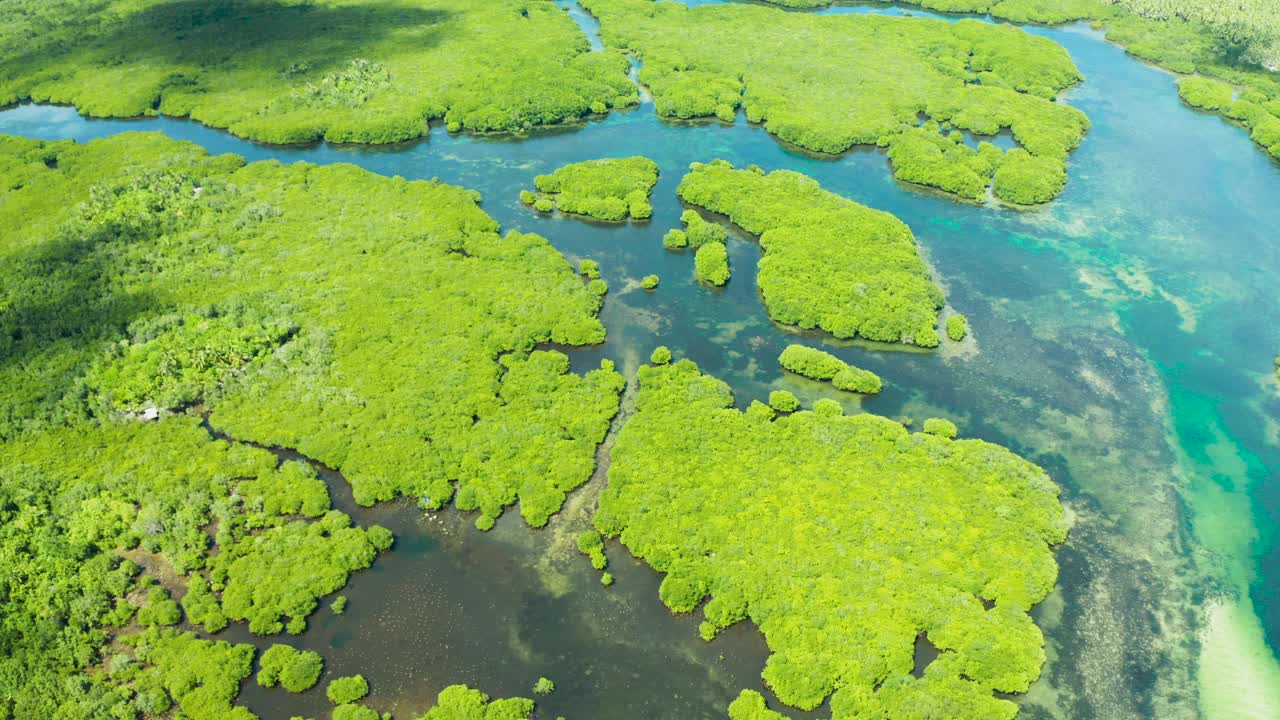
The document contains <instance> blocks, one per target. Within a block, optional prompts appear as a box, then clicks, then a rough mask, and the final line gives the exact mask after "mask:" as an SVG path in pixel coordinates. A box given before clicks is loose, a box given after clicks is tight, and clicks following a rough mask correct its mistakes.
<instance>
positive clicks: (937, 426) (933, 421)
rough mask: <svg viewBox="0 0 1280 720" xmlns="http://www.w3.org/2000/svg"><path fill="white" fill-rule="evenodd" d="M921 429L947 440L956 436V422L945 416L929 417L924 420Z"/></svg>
mask: <svg viewBox="0 0 1280 720" xmlns="http://www.w3.org/2000/svg"><path fill="white" fill-rule="evenodd" d="M923 430H924V431H925V432H926V433H928V434H930V435H937V436H938V437H944V438H947V439H948V440H950V439H954V438H955V436H956V432H957V430H956V424H955V423H953V422H951V421H950V420H947V419H946V418H929V419H928V420H925V421H924V427H923Z"/></svg>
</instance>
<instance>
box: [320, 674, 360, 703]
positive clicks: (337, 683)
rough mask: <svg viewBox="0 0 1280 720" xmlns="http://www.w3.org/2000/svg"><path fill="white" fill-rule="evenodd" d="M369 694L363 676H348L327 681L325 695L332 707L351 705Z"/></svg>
mask: <svg viewBox="0 0 1280 720" xmlns="http://www.w3.org/2000/svg"><path fill="white" fill-rule="evenodd" d="M368 694H369V683H368V682H367V681H365V679H364V676H363V675H350V676H347V677H340V678H335V679H333V680H330V681H329V687H327V688H325V695H326V696H327V697H328V698H329V702H331V703H333V704H334V705H345V704H347V703H353V702H355V701H357V700H359V699H360V698H363V697H364V696H365V695H368Z"/></svg>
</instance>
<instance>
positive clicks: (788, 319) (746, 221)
mask: <svg viewBox="0 0 1280 720" xmlns="http://www.w3.org/2000/svg"><path fill="white" fill-rule="evenodd" d="M679 193H680V197H681V198H682V199H684V201H685V202H688V203H691V204H693V205H698V206H700V207H704V208H706V209H708V210H712V211H714V212H718V213H723V214H725V215H728V216H729V218H730V219H731V220H733V222H735V223H737V224H738V225H740V226H742V228H743V229H745V230H746V231H747V232H750V233H752V234H755V235H759V236H760V247H761V248H762V249H763V250H764V256H763V257H762V258H761V259H760V267H759V278H758V280H757V282H758V284H759V286H760V293H761V294H762V295H763V297H764V304H765V309H766V310H768V312H769V316H770V317H772V318H773V319H774V320H776V321H778V322H781V323H786V324H788V325H798V326H800V327H803V328H814V327H817V328H821V329H823V330H826V331H827V332H830V333H832V334H833V335H835V336H837V337H842V338H848V337H854V336H855V335H860V336H862V337H865V338H868V339H871V340H880V341H884V342H908V343H914V344H916V345H921V346H924V347H934V346H936V345H937V344H938V332H937V324H938V309H939V308H940V307H941V306H942V292H941V291H940V290H939V289H938V287H937V286H936V285H934V284H933V282H932V281H931V280H930V279H929V269H928V268H927V267H926V266H925V264H924V261H923V260H922V259H921V258H920V252H919V250H918V249H917V248H916V242H915V237H914V236H913V235H912V234H911V230H910V229H909V228H908V227H907V226H906V225H904V224H903V223H902V222H901V221H900V220H898V219H897V218H895V217H893V216H892V215H890V214H888V213H885V212H880V211H878V210H872V209H871V208H868V207H865V206H863V205H859V204H858V203H855V202H853V201H851V200H847V199H845V198H842V197H840V196H839V195H836V194H834V193H830V192H827V191H826V190H823V189H822V188H821V187H820V186H819V185H818V183H817V182H816V181H814V180H813V179H811V178H809V177H806V176H804V175H801V174H800V173H797V172H792V171H789V170H778V171H776V172H773V173H769V174H767V175H766V174H764V172H762V171H757V170H755V169H751V170H735V169H734V168H733V166H732V165H729V164H728V163H726V162H723V161H717V162H713V163H708V164H701V163H695V164H694V165H693V166H692V170H691V172H690V173H689V174H688V175H686V176H685V178H684V180H683V182H681V183H680V189H679Z"/></svg>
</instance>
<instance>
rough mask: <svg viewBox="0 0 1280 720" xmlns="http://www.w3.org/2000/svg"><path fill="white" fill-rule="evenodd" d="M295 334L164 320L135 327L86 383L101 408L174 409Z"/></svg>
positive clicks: (208, 320) (274, 323) (243, 321)
mask: <svg viewBox="0 0 1280 720" xmlns="http://www.w3.org/2000/svg"><path fill="white" fill-rule="evenodd" d="M292 331H293V328H291V327H289V326H288V325H287V324H285V323H283V322H281V321H279V320H265V321H262V320H251V319H248V318H244V317H240V318H236V317H230V318H228V317H218V316H215V317H201V316H199V315H193V316H188V317H182V316H178V315H168V316H165V315H162V316H160V317H157V318H154V319H149V320H145V321H140V322H136V323H133V324H132V325H131V326H130V328H129V332H128V335H129V336H130V337H129V339H127V340H122V341H121V342H120V344H118V345H116V346H114V347H111V348H108V349H107V352H106V354H105V355H104V357H103V359H102V360H101V364H100V365H99V366H98V367H95V368H94V369H93V370H92V371H90V373H89V377H88V378H87V379H86V383H87V384H88V385H89V387H90V388H91V389H92V392H93V393H94V394H95V396H96V397H95V402H97V403H99V404H101V405H102V406H103V407H104V408H109V409H111V410H118V411H123V412H135V413H136V412H140V411H142V410H143V409H144V408H146V407H158V408H176V407H180V406H183V405H187V404H190V403H193V402H195V401H196V400H198V399H200V398H202V397H204V396H205V395H208V394H210V393H211V392H213V391H214V390H216V389H217V388H218V387H219V386H220V384H221V383H222V381H224V380H225V379H226V378H228V377H229V376H230V375H231V374H232V373H234V372H236V371H237V370H240V369H242V368H244V367H245V366H246V365H248V364H249V363H251V362H253V361H254V360H256V359H258V358H260V357H262V356H263V355H265V354H266V353H267V352H269V351H271V350H274V349H275V348H276V347H278V346H279V345H280V343H282V342H283V341H284V340H285V339H286V338H287V337H288V336H289V334H290V333H291V332H292Z"/></svg>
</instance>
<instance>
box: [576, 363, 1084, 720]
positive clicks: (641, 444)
mask: <svg viewBox="0 0 1280 720" xmlns="http://www.w3.org/2000/svg"><path fill="white" fill-rule="evenodd" d="M639 383H640V389H639V394H638V396H637V398H636V408H637V410H636V413H635V414H634V415H633V416H632V417H631V418H630V420H629V421H628V422H627V423H626V425H624V426H623V428H622V431H621V433H620V434H619V436H618V439H617V443H616V445H615V446H614V448H613V450H612V461H611V466H610V469H609V484H608V487H607V488H606V489H605V491H604V493H603V495H602V496H601V499H600V509H599V513H598V514H597V516H596V519H595V523H596V526H597V528H598V529H599V530H600V531H601V532H602V533H604V534H605V535H607V536H610V537H619V538H620V539H621V541H622V543H623V544H624V545H626V546H627V547H628V548H629V549H630V550H631V552H632V553H634V554H635V555H636V556H637V557H639V558H642V559H644V560H646V561H647V562H649V563H650V564H651V565H652V566H653V567H654V569H656V570H658V571H659V572H662V573H665V574H666V578H665V579H664V580H663V582H662V585H661V588H660V593H659V594H660V596H661V599H662V601H663V602H664V603H665V604H666V605H667V606H668V607H669V608H670V609H671V610H673V611H674V612H691V611H693V610H695V609H696V608H698V606H699V605H701V604H702V603H703V601H704V600H706V599H707V598H710V600H709V601H708V602H706V604H705V605H703V610H702V611H703V616H704V618H705V622H704V625H703V627H702V628H701V629H700V632H701V633H702V634H703V636H704V637H709V636H710V637H713V636H714V635H715V632H716V631H717V630H718V629H720V628H724V627H727V626H729V625H732V624H733V623H736V622H738V621H740V620H744V619H750V620H751V621H752V622H754V623H755V624H756V625H757V626H758V627H759V628H760V631H761V632H762V633H763V634H764V637H765V639H766V640H767V642H768V645H769V648H770V650H771V655H770V657H769V659H768V661H767V663H766V665H765V670H764V679H765V682H767V683H768V685H769V687H770V688H772V689H773V690H774V691H775V692H776V693H777V694H778V697H779V698H780V699H781V700H782V701H783V702H786V703H788V704H790V705H793V706H795V707H799V708H802V709H811V708H814V707H817V706H818V705H819V704H821V703H822V702H823V701H824V700H825V699H826V698H827V697H828V696H832V695H833V693H834V695H833V696H832V697H831V713H832V717H833V718H836V719H837V720H844V719H851V718H855V717H859V718H861V717H880V718H926V717H939V715H938V714H937V713H938V712H939V711H938V708H945V709H946V710H945V714H946V717H971V718H976V717H981V718H1005V719H1007V718H1012V717H1013V716H1014V715H1015V714H1016V712H1017V706H1016V705H1015V704H1014V703H1012V702H1010V701H1008V700H1005V699H1002V698H999V697H996V696H994V695H993V692H1001V693H1008V692H1025V691H1026V690H1027V688H1028V687H1029V686H1030V684H1031V683H1032V681H1034V680H1035V679H1036V677H1037V676H1038V675H1039V672H1040V667H1041V665H1042V664H1043V662H1044V659H1045V654H1044V649H1043V639H1042V636H1041V633H1040V631H1039V629H1038V628H1037V627H1036V626H1035V624H1034V623H1033V622H1032V619H1031V616H1030V615H1029V614H1028V610H1029V609H1030V608H1031V607H1032V606H1034V605H1035V604H1036V603H1038V602H1040V601H1041V600H1043V599H1044V597H1045V596H1046V595H1047V594H1048V593H1049V591H1050V590H1051V589H1052V587H1053V585H1054V582H1055V580H1056V576H1057V565H1056V563H1055V561H1054V556H1053V552H1052V549H1051V546H1052V545H1054V544H1056V543H1059V542H1061V541H1062V540H1063V539H1064V538H1065V536H1066V522H1065V518H1064V515H1063V510H1062V507H1061V505H1060V504H1059V502H1058V497H1057V496H1058V489H1057V487H1056V486H1055V485H1054V484H1053V483H1052V482H1051V481H1050V480H1049V479H1048V477H1046V476H1045V474H1044V472H1043V471H1042V470H1041V469H1040V468H1038V467H1036V466H1034V465H1032V464H1031V463H1029V462H1027V461H1025V460H1022V459H1021V458H1019V457H1017V456H1016V455H1014V454H1012V453H1010V452H1009V451H1007V450H1005V449H1003V448H1000V447H998V446H995V445H990V444H988V443H985V442H982V441H979V440H963V441H953V440H948V439H945V438H941V437H936V436H934V435H926V434H919V433H916V434H913V433H910V432H908V431H907V430H905V429H904V428H903V427H902V426H901V425H900V424H898V423H896V422H893V421H891V420H888V419H885V418H880V417H876V416H874V415H868V414H860V415H854V416H849V417H844V416H841V415H840V414H839V405H838V404H836V403H830V405H833V406H834V408H828V407H826V406H824V409H823V410H821V411H818V410H817V409H816V408H815V411H813V412H804V411H802V412H797V413H794V414H791V415H783V416H780V417H778V418H777V419H774V420H770V419H768V418H767V417H765V416H761V415H760V414H758V413H752V412H747V413H743V412H740V411H739V410H736V409H734V407H733V396H732V394H731V392H730V390H729V388H728V386H726V385H725V384H724V383H723V382H721V381H719V380H716V379H714V378H712V377H708V376H704V375H702V374H701V373H700V372H699V370H698V368H697V366H696V365H694V364H693V363H692V362H691V361H688V360H681V361H680V362H677V363H673V364H670V365H661V366H653V367H650V366H646V367H642V368H641V369H640V371H639ZM673 428H678V429H679V431H678V432H673V431H672V429H673ZM984 602H986V603H989V604H990V607H989V608H988V607H986V606H984ZM921 632H925V633H927V634H928V637H929V640H930V641H931V642H932V643H933V644H934V645H936V646H937V647H938V648H939V649H941V650H942V651H943V652H942V654H941V655H940V656H939V657H938V658H937V659H935V660H934V661H933V662H932V663H930V664H929V665H928V667H927V668H925V669H924V672H923V676H922V677H915V676H914V675H913V674H912V669H913V666H914V660H913V649H914V644H915V641H916V638H917V636H918V635H919V634H920V633H921ZM752 702H753V697H752V696H750V695H746V696H744V698H740V699H739V701H738V702H737V703H735V711H734V717H736V718H740V719H742V718H750V717H754V718H762V717H772V716H770V715H766V714H763V712H764V711H763V708H762V707H760V706H759V705H758V704H757V706H756V707H755V708H754V709H753V708H752ZM750 712H754V713H755V714H754V715H752V714H749V713H750Z"/></svg>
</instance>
